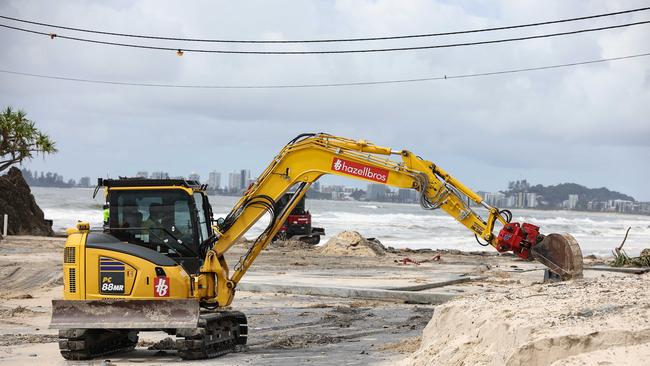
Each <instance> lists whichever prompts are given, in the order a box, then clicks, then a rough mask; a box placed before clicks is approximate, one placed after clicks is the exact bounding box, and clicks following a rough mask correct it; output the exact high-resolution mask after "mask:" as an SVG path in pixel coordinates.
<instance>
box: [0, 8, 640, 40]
mask: <svg viewBox="0 0 650 366" xmlns="http://www.w3.org/2000/svg"><path fill="white" fill-rule="evenodd" d="M647 10H650V7H644V8H636V9H629V10H623V11H616V12H611V13H602V14H594V15H587V16H582V17H576V18H564V19H559V20H549V21H543V22H537V23H527V24H517V25H508V26H502V27H492V28H478V29H469V30H460V31H453V32H441V33H423V34H409V35H398V36H386V37H362V38H331V39H302V40H237V39H210V38H182V37H169V36H167V37H162V36H152V35H142V34H131V33H118V32H108V31H100V30H96V29H88V28H76V27H68V26H62V25H56V24H51V23H43V22H36V21H33V20H25V19H19V18H14V17H9V16H5V15H0V18H1V19H7V20H12V21H15V22H21V23H26V24H32V25H38V26H43V27H50V28H56V29H64V30H70V31H75V32H84V33H92V34H101V35H107V36H116V37H129V38H141V39H155V40H163V41H180V42H208V43H333V42H361V41H385V40H393V39H409V38H426V37H439V36H450V35H459V34H468V33H481V32H493V31H500V30H507V29H518V28H527V27H538V26H543V25H550V24H559V23H568V22H575V21H581V20H588V19H596V18H604V17H611V16H616V15H622V14H630V13H636V12H641V11H647Z"/></svg>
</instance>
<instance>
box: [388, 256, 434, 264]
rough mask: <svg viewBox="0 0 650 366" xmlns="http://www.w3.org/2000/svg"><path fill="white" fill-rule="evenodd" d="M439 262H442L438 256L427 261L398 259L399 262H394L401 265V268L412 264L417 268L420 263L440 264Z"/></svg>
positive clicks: (406, 258) (407, 258)
mask: <svg viewBox="0 0 650 366" xmlns="http://www.w3.org/2000/svg"><path fill="white" fill-rule="evenodd" d="M441 260H442V256H441V255H440V254H436V255H435V256H434V257H432V258H427V259H423V260H420V261H417V260H415V259H411V258H409V257H404V258H402V259H399V260H397V259H395V260H394V262H395V263H397V264H399V265H402V266H406V265H409V264H414V265H416V266H419V265H420V264H422V263H429V262H440V261H441Z"/></svg>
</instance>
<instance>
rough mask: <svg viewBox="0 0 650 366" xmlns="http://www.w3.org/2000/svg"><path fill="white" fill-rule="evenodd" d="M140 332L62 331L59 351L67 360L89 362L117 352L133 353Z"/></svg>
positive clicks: (119, 330)
mask: <svg viewBox="0 0 650 366" xmlns="http://www.w3.org/2000/svg"><path fill="white" fill-rule="evenodd" d="M137 344H138V332H137V331H134V330H125V329H61V330H59V350H60V351H61V355H62V356H63V358H65V359H66V360H89V359H92V358H95V357H99V356H104V355H108V354H112V353H117V352H128V351H132V350H133V349H134V348H135V346H136V345H137Z"/></svg>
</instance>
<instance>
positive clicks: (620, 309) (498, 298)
mask: <svg viewBox="0 0 650 366" xmlns="http://www.w3.org/2000/svg"><path fill="white" fill-rule="evenodd" d="M648 286H650V275H644V276H639V277H610V278H599V279H587V280H581V281H573V282H568V283H564V282H562V283H553V284H538V285H533V286H530V287H525V288H516V289H511V290H508V291H506V292H505V293H498V294H486V295H474V296H468V297H463V298H459V299H457V300H453V301H450V302H449V303H446V304H444V305H441V306H438V307H436V309H435V311H434V314H433V318H432V319H431V321H430V322H429V324H428V325H427V327H426V328H425V330H424V332H423V337H422V346H421V347H420V349H419V350H418V351H417V352H415V353H414V354H412V355H411V356H410V357H409V358H408V359H406V360H404V361H403V362H402V364H404V365H527V366H535V365H551V364H552V365H574V364H582V363H580V362H581V361H583V360H594V359H596V358H594V357H599V356H598V354H602V353H603V352H604V353H607V354H608V355H609V356H608V357H616V358H617V359H616V360H615V361H614V362H613V364H628V363H629V364H634V362H633V361H637V362H638V361H639V359H638V358H637V356H636V352H635V350H637V349H639V348H641V349H644V350H646V351H647V350H648V347H650V297H648V296H647V289H648ZM622 348H623V349H624V350H623V349H622ZM587 364H591V363H590V362H587Z"/></svg>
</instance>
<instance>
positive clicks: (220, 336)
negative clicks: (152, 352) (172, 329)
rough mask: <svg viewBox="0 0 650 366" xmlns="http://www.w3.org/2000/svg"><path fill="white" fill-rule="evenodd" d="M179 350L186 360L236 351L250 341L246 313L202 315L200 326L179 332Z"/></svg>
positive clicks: (179, 330) (211, 313) (221, 312)
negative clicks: (248, 339)
mask: <svg viewBox="0 0 650 366" xmlns="http://www.w3.org/2000/svg"><path fill="white" fill-rule="evenodd" d="M176 337H177V339H176V349H177V350H178V355H179V356H180V357H181V358H182V359H184V360H201V359H206V358H214V357H219V356H221V355H224V354H226V353H230V352H235V351H237V350H238V349H239V348H241V347H242V346H244V345H245V344H246V340H247V337H248V325H247V321H246V315H244V313H242V312H239V311H218V312H210V313H204V314H201V317H200V319H199V327H198V328H181V329H178V330H177V331H176Z"/></svg>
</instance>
